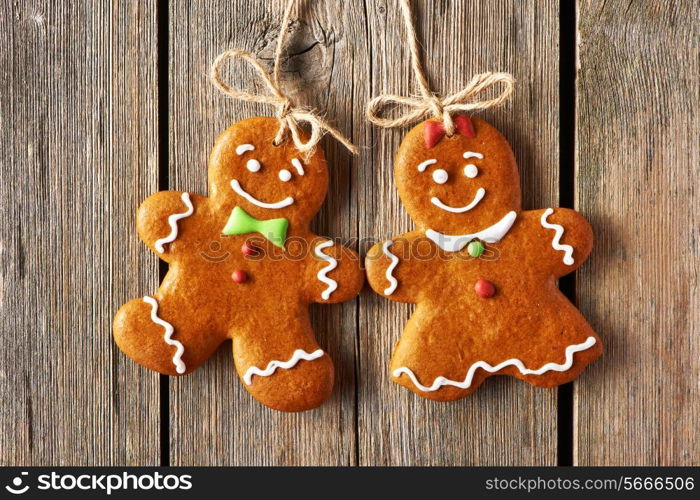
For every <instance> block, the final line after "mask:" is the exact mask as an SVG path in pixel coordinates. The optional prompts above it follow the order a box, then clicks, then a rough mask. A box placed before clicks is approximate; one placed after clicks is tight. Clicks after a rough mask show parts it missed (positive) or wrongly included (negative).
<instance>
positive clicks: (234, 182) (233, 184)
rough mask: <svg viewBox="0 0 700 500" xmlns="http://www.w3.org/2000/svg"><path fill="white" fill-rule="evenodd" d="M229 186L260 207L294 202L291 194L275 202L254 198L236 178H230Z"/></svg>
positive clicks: (283, 205) (279, 206) (273, 206)
mask: <svg viewBox="0 0 700 500" xmlns="http://www.w3.org/2000/svg"><path fill="white" fill-rule="evenodd" d="M231 187H232V188H233V190H234V191H235V192H236V194H237V195H239V196H242V197H243V198H245V199H246V200H248V201H249V202H251V203H252V204H253V205H257V206H258V207H260V208H270V209H275V210H276V209H279V208H285V207H288V206H289V205H291V204H292V203H294V198H292V197H291V196H287V197H286V198H285V199H284V200H282V201H278V202H275V203H265V202H264V201H260V200H258V199H257V198H255V197H254V196H253V195H251V194H248V193H247V192H246V191H245V190H244V189H243V188H242V187H241V184H240V183H239V182H238V181H237V180H236V179H231Z"/></svg>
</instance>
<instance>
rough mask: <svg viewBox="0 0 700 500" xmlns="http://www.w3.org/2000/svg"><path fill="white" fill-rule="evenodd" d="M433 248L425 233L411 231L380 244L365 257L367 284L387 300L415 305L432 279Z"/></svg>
mask: <svg viewBox="0 0 700 500" xmlns="http://www.w3.org/2000/svg"><path fill="white" fill-rule="evenodd" d="M431 249H432V245H431V243H430V242H429V240H428V239H426V238H425V235H424V233H423V231H411V232H410V233H405V234H402V235H400V236H397V237H395V238H393V239H391V240H386V241H382V242H379V243H377V244H376V245H374V246H373V247H372V248H371V249H370V250H369V252H367V257H366V258H365V267H366V269H367V281H368V282H369V284H370V286H371V287H372V289H374V291H375V292H377V293H378V294H379V295H382V296H384V297H386V298H387V299H391V300H395V301H397V302H408V303H411V304H415V303H417V302H418V297H419V295H420V293H421V292H422V291H423V290H424V289H425V287H426V285H427V283H426V281H429V280H430V276H431V274H430V270H429V265H428V263H429V260H430V252H431Z"/></svg>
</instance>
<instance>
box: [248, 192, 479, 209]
mask: <svg viewBox="0 0 700 500" xmlns="http://www.w3.org/2000/svg"><path fill="white" fill-rule="evenodd" d="M234 189H235V188H234ZM485 194H486V190H485V189H484V188H479V189H478V190H477V191H476V194H475V195H474V199H473V200H472V201H471V202H469V204H468V205H465V206H463V207H451V206H449V205H445V204H444V203H443V202H442V201H440V198H438V197H437V196H433V197H432V198H430V201H431V202H432V204H433V205H435V206H436V207H438V208H441V209H442V210H445V211H447V212H452V213H453V214H461V213H464V212H468V211H469V210H471V209H472V208H474V207H475V206H477V205H478V204H479V202H480V201H481V199H482V198H483V197H484V195H485Z"/></svg>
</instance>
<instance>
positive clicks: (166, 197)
mask: <svg viewBox="0 0 700 500" xmlns="http://www.w3.org/2000/svg"><path fill="white" fill-rule="evenodd" d="M201 200H202V197H200V196H196V195H191V194H189V193H181V192H179V191H160V192H158V193H155V194H153V195H151V196H149V197H148V198H146V199H145V200H144V201H143V203H141V206H140V207H139V209H138V211H137V212H136V229H137V230H138V233H139V236H140V237H141V240H143V242H144V243H145V244H146V245H148V247H149V248H150V249H151V250H152V251H153V252H154V253H155V254H156V255H158V256H159V257H160V258H161V259H163V260H165V261H166V262H170V261H171V258H172V256H173V255H174V254H175V253H176V251H177V246H178V245H177V244H174V242H176V240H177V239H178V238H179V237H181V236H182V226H183V224H184V223H185V222H184V220H186V219H187V218H189V217H190V216H191V215H193V214H194V213H195V212H196V210H197V208H196V206H195V205H198V204H199V203H200V202H201Z"/></svg>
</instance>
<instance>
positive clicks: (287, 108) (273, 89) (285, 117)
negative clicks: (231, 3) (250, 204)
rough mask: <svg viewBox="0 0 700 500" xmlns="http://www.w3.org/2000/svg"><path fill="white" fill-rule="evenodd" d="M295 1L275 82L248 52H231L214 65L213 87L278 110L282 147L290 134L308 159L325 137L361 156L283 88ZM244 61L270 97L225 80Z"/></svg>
mask: <svg viewBox="0 0 700 500" xmlns="http://www.w3.org/2000/svg"><path fill="white" fill-rule="evenodd" d="M294 2H295V0H289V1H288V3H287V7H286V9H285V11H284V16H283V18H282V24H281V26H280V34H279V38H278V39H277V48H276V49H275V59H274V66H273V70H272V78H271V77H270V74H269V73H268V72H267V71H266V70H265V68H263V66H262V64H261V62H260V61H259V60H258V59H257V58H256V57H255V56H254V55H253V54H251V53H250V52H247V51H245V50H227V51H226V52H223V53H221V54H219V56H218V57H217V58H216V59H215V60H214V62H213V63H212V65H211V69H210V73H209V76H210V78H211V81H212V83H213V84H214V86H215V87H216V88H218V89H219V90H220V91H221V92H223V93H224V94H226V95H227V96H229V97H233V98H234V99H240V100H242V101H248V102H258V103H261V104H269V105H271V106H274V107H275V108H276V116H277V120H278V121H279V129H278V130H277V134H276V135H275V139H274V143H275V144H276V145H279V144H281V143H282V142H283V141H284V138H285V135H286V133H287V131H289V133H290V134H291V136H292V141H293V142H294V145H295V146H296V148H297V149H298V150H299V151H301V152H302V153H304V154H305V155H306V156H311V155H313V153H314V151H315V150H316V146H317V145H318V143H319V141H320V140H321V138H322V137H323V135H324V134H325V133H329V134H331V135H332V136H333V137H334V138H335V139H336V140H337V141H338V142H340V143H341V144H342V145H343V146H345V147H346V148H347V149H348V151H350V152H351V153H353V154H357V152H358V151H357V148H356V147H355V146H354V145H353V144H352V143H351V142H350V141H349V140H348V139H346V138H345V136H344V135H343V134H342V133H341V132H340V131H339V130H338V129H336V128H335V127H333V126H332V125H330V124H329V123H327V122H326V121H324V120H323V119H322V118H321V117H320V116H319V115H318V114H316V113H315V112H314V111H313V110H310V109H307V108H302V107H297V106H295V105H294V102H293V101H292V100H291V99H290V98H289V97H288V96H287V95H286V94H285V93H284V92H283V91H282V88H281V85H280V71H281V69H280V68H281V66H282V64H281V61H282V52H283V50H284V46H285V42H286V38H287V30H288V27H289V20H290V16H291V13H292V8H293V7H294ZM236 58H240V59H243V60H244V61H246V62H247V63H248V64H250V65H251V66H252V67H253V69H254V70H255V71H256V73H257V74H258V76H259V77H260V79H261V80H262V81H263V82H264V83H265V85H266V86H267V89H268V90H269V91H270V94H253V93H250V92H244V91H240V90H237V89H235V88H233V87H231V86H230V85H229V84H228V83H226V82H225V81H224V79H223V78H222V76H221V70H222V68H223V66H224V65H225V64H226V63H227V62H228V61H229V60H232V59H236ZM302 123H305V124H307V125H308V126H309V128H310V129H311V135H310V137H309V139H308V140H307V141H306V142H304V140H303V138H302V132H301V124H302Z"/></svg>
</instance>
